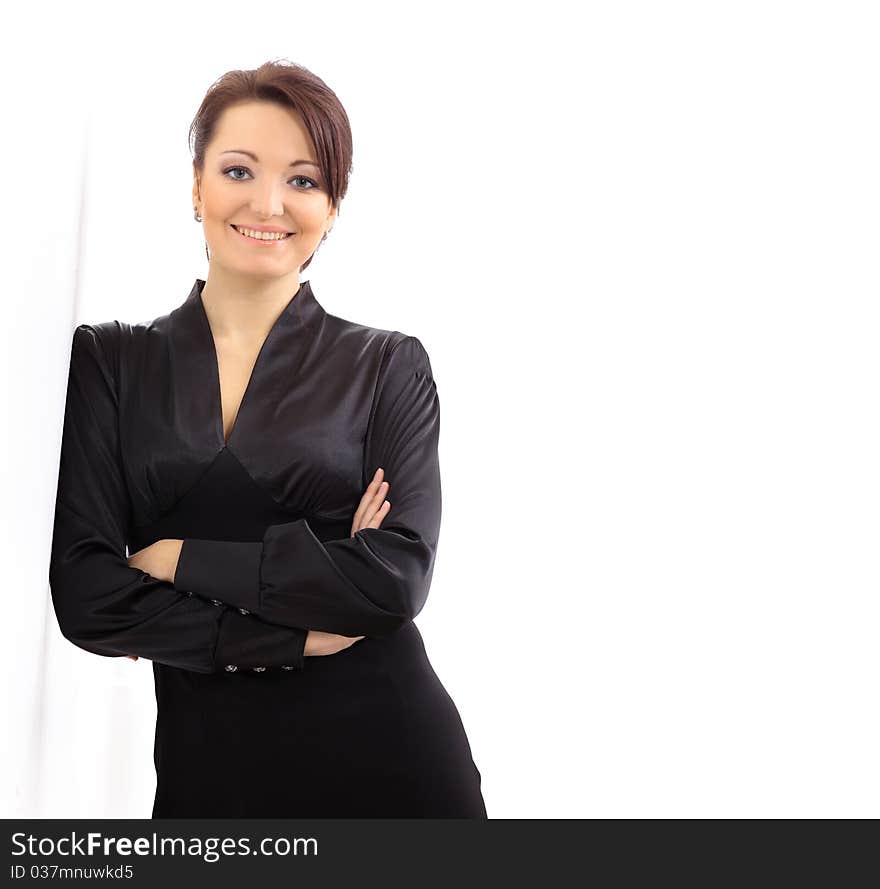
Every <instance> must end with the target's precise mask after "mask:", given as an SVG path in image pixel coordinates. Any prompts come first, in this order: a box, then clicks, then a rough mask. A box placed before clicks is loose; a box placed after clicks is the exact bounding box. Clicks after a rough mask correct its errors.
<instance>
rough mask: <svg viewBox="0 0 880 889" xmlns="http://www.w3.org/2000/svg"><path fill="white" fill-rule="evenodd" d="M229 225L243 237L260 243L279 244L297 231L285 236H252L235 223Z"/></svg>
mask: <svg viewBox="0 0 880 889" xmlns="http://www.w3.org/2000/svg"><path fill="white" fill-rule="evenodd" d="M229 227H230V228H231V229H232V230H233V231H235V232H236V233H237V234H239V235H241V236H242V237H243V238H247V239H248V240H249V241H256V242H258V243H260V244H277V243H280V242H281V241H286V240H287V239H288V238H292V237H293V235H294V234H296V233H295V232H288V233H287V234H286V235H285V236H284V237H283V238H252V237H251V236H250V235H246V234H244V233H242V232H241V231H240V230H239V229H238V228H236V226H235V225H233V224H232V223H230V224H229Z"/></svg>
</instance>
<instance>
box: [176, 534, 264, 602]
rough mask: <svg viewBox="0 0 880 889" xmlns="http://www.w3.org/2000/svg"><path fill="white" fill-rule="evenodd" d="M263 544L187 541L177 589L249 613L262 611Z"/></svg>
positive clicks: (178, 566) (190, 539)
mask: <svg viewBox="0 0 880 889" xmlns="http://www.w3.org/2000/svg"><path fill="white" fill-rule="evenodd" d="M262 555H263V544H262V542H256V543H239V542H237V541H236V542H233V541H226V540H194V539H192V538H189V537H188V538H186V539H185V540H184V541H183V547H182V548H181V550H180V557H179V558H178V560H177V570H176V571H175V573H174V587H175V589H178V590H180V591H181V592H187V593H195V594H196V595H197V596H203V597H204V598H206V599H217V600H219V601H220V602H223V603H224V604H226V605H233V606H235V607H236V608H244V609H245V610H247V611H259V609H260V559H261V558H262Z"/></svg>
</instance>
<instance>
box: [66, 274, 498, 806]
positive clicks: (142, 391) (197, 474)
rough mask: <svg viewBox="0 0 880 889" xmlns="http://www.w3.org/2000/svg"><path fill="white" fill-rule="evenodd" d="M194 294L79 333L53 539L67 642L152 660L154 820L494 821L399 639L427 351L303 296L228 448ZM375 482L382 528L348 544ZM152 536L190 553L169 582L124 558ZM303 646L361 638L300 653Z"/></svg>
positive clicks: (425, 555)
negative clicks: (320, 636)
mask: <svg viewBox="0 0 880 889" xmlns="http://www.w3.org/2000/svg"><path fill="white" fill-rule="evenodd" d="M204 284H205V282H204V281H202V280H201V279H196V283H195V285H194V286H193V288H192V290H191V292H190V294H189V296H188V297H187V299H186V300H185V301H184V303H183V304H182V305H180V306H179V307H178V308H177V309H175V310H174V311H172V312H170V313H169V314H167V315H163V316H161V317H159V318H156V319H155V320H153V321H151V322H149V323H145V324H127V323H122V322H118V321H112V322H106V323H103V324H93V325H86V324H83V325H80V326H79V327H78V328H77V329H76V330H75V332H74V336H73V346H72V353H71V364H70V377H69V381H68V389H67V406H66V410H65V417H64V433H63V441H62V450H61V464H60V473H59V479H58V495H57V502H56V512H55V527H54V535H53V540H52V556H51V564H50V576H49V579H50V586H51V591H52V600H53V604H54V607H55V612H56V615H57V617H58V622H59V626H60V629H61V632H62V633H63V634H64V636H65V637H66V638H67V639H69V640H70V641H71V642H73V643H75V644H76V645H78V646H80V647H81V648H83V649H85V650H87V651H90V652H93V653H95V654H100V655H105V656H111V657H119V656H124V655H139V656H140V657H142V658H148V659H150V660H151V661H152V662H153V673H154V678H155V687H156V699H157V705H158V717H157V724H156V739H155V766H156V773H157V788H156V797H155V803H154V808H153V817H154V818H170V817H245V818H249V817H253V818H258V817H278V818H299V817H323V818H334V817H400V818H414V817H452V818H486V817H487V816H486V809H485V805H484V802H483V797H482V793H481V788H480V782H481V776H480V772H479V771H478V769H477V767H476V765H475V764H474V761H473V759H472V757H471V750H470V746H469V743H468V739H467V736H466V734H465V731H464V728H463V726H462V723H461V719H460V717H459V714H458V711H457V709H456V707H455V704H454V703H453V701H452V700H451V699H450V697H449V695H448V694H447V692H446V690H445V689H444V687H443V685H442V684H441V682H440V681H439V679H438V678H437V676H436V674H435V673H434V671H433V669H432V668H431V664H430V662H429V660H428V658H427V655H426V653H425V648H424V644H423V642H422V637H421V635H420V633H419V631H418V629H417V627H416V625H415V623H414V622H413V619H414V618H415V617H416V615H417V614H418V613H419V611H420V610H421V609H422V607H423V605H424V603H425V599H426V597H427V595H428V590H429V587H430V584H431V576H432V574H433V569H434V560H435V556H436V551H437V543H438V537H439V530H440V514H441V493H440V470H439V461H438V441H439V432H440V408H439V400H438V396H437V388H436V385H435V382H434V379H433V375H432V372H431V365H430V361H429V359H428V355H427V353H426V351H425V349H424V347H423V346H422V344H421V343H420V342H419V340H418V339H416V338H415V337H413V336H407V335H405V334H402V333H400V332H398V331H388V330H381V329H377V328H371V327H366V326H364V325H360V324H356V323H354V322H351V321H346V320H344V319H342V318H338V317H336V316H334V315H331V314H329V313H327V312H325V310H324V309H323V308H322V307H321V305H320V304H319V303H318V301H317V300H316V298H315V296H314V294H313V293H312V289H311V286H310V284H309V282H308V281H306V282H303V283H302V284H301V285H300V287H299V289H298V290H297V291H296V293H295V294H294V295H293V296H292V297H291V299H290V301H289V302H288V303H287V305H286V307H285V308H284V310H283V311H282V313H281V315H280V316H279V317H278V319H277V321H276V322H275V324H274V325H273V327H272V329H271V331H270V333H269V335H268V337H267V339H266V341H265V343H264V344H263V347H262V349H261V351H260V353H259V356H258V358H257V361H256V364H255V365H254V369H253V371H252V374H251V378H250V380H249V382H248V386H247V389H246V390H245V394H244V396H243V398H242V401H241V405H240V408H239V412H238V415H237V418H236V420H235V425H234V427H233V429H232V432H231V434H230V436H229V439H228V441H225V440H224V433H223V416H222V409H221V400H220V382H219V373H218V365H217V355H216V350H215V348H214V341H213V338H212V334H211V328H210V325H209V323H208V318H207V314H206V313H205V309H204V305H203V303H202V296H201V294H202V289H203V287H204ZM380 466H381V467H383V468H384V471H385V479H386V480H387V481H388V482H389V484H390V489H389V494H388V499H389V501H390V502H391V511H390V513H389V514H388V515H387V516H386V517H385V519H384V520H383V523H382V527H381V528H367V529H363V530H361V531H358V532H357V533H356V534H355V535H354V536H353V537H352V536H350V534H351V523H352V519H353V517H354V513H355V510H356V509H357V506H358V504H359V502H360V499H361V497H362V496H363V493H364V491H365V490H366V487H367V485H368V483H369V481H370V480H371V479H372V477H373V474H374V473H375V471H376V469H378V468H379V467H380ZM163 538H178V539H182V540H184V544H183V549H182V551H181V555H180V559H179V561H178V566H177V573H176V575H175V578H174V583H173V584H171V583H168V582H165V581H160V580H158V579H157V578H154V577H152V576H151V575H149V574H147V573H145V572H144V571H141V570H139V569H137V568H133V567H130V566H129V565H128V562H127V557H128V555H130V554H132V553H134V552H136V551H137V550H139V549H142V548H143V547H145V546H148V545H149V544H151V543H153V542H155V541H156V540H160V539H163ZM126 547H128V551H127V552H126ZM309 629H316V630H325V631H327V632H332V633H341V634H344V635H346V636H360V635H363V636H365V637H366V638H364V639H362V640H361V641H359V642H355V643H354V644H353V645H351V646H350V647H349V648H346V649H343V650H342V651H341V652H339V653H337V654H334V655H326V656H312V657H304V655H303V647H304V643H305V637H306V633H307V631H308V630H309Z"/></svg>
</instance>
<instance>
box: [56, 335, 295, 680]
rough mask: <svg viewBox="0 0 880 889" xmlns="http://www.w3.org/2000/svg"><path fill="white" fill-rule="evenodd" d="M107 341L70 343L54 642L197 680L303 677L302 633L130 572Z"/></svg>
mask: <svg viewBox="0 0 880 889" xmlns="http://www.w3.org/2000/svg"><path fill="white" fill-rule="evenodd" d="M114 332H118V328H114V324H103V325H91V326H90V325H85V324H83V325H80V326H79V327H78V328H77V329H76V330H75V331H74V335H73V344H72V350H71V361H70V375H69V377H68V384H67V401H66V405H65V413H64V427H63V434H62V444H61V458H60V468H59V475H58V489H57V496H56V504H55V520H54V531H53V537H52V550H51V560H50V565H49V585H50V589H51V594H52V602H53V606H54V609H55V614H56V616H57V618H58V624H59V627H60V629H61V632H62V634H63V635H64V636H65V638H67V639H69V640H70V641H71V642H73V643H74V644H75V645H77V646H79V647H80V648H82V649H84V650H86V651H90V652H92V653H94V654H100V655H105V656H109V657H114V656H123V655H137V656H139V657H145V658H148V659H149V660H152V661H156V662H157V663H161V664H166V665H168V666H172V667H179V668H181V669H184V670H191V671H193V672H197V673H213V672H222V671H226V669H227V667H228V666H229V667H233V668H262V667H283V668H285V669H302V667H303V657H304V655H303V649H304V645H305V638H306V635H307V632H308V631H307V630H306V629H303V628H300V627H296V626H293V625H288V626H279V625H277V624H273V623H267V622H266V621H265V620H261V619H260V617H258V616H257V615H254V614H243V613H241V612H240V611H238V610H236V609H234V608H227V607H224V606H223V605H222V603H221V604H220V605H219V606H218V605H215V604H213V603H212V602H210V601H207V600H206V599H202V598H200V597H199V596H197V595H193V594H192V593H191V592H182V591H181V590H179V589H177V588H176V587H175V586H174V585H173V584H172V583H169V582H167V581H162V580H159V579H157V578H155V577H152V576H150V575H149V574H147V573H146V572H144V571H141V570H139V569H138V568H134V567H131V566H129V564H128V561H127V557H126V550H125V541H126V540H127V538H128V527H129V523H130V520H131V504H130V501H129V497H128V492H127V489H126V487H125V481H124V477H123V473H122V469H121V458H120V450H119V436H118V428H117V427H118V401H117V393H116V383H115V380H116V375H115V367H116V361H117V359H118V355H117V354H116V351H115V346H114V343H117V342H118V340H117V338H116V337H115V336H114ZM213 598H216V597H213Z"/></svg>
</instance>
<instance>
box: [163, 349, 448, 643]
mask: <svg viewBox="0 0 880 889" xmlns="http://www.w3.org/2000/svg"><path fill="white" fill-rule="evenodd" d="M439 435H440V403H439V397H438V394H437V387H436V384H435V382H434V379H433V374H432V372H431V365H430V360H429V358H428V355H427V352H426V351H425V349H424V347H423V346H422V344H421V342H419V340H418V339H416V338H415V337H412V336H406V337H403V338H402V339H401V340H399V341H398V342H397V343H396V344H394V345H393V346H392V347H391V348H390V350H389V352H388V353H387V354H386V355H385V358H384V361H383V365H382V368H381V369H380V372H379V380H378V383H377V391H376V397H375V399H374V403H373V406H372V410H371V414H370V419H369V423H368V428H367V435H366V440H365V453H364V480H367V479H371V478H372V477H373V474H374V473H375V472H376V470H377V469H378V468H379V467H381V468H383V469H384V472H385V478H386V479H387V480H388V482H389V483H390V491H389V495H388V499H389V501H390V502H391V510H390V512H389V514H388V516H387V517H386V518H385V520H384V521H383V524H382V527H381V528H365V529H362V530H359V531H356V532H355V534H354V535H353V536H352V537H347V538H344V539H341V540H329V541H321V540H319V539H318V537H316V536H315V534H314V532H313V531H312V529H311V527H310V526H309V523H308V521H307V520H306V519H300V520H298V521H295V522H287V523H284V524H278V525H272V526H270V527H269V528H268V529H267V530H266V533H265V534H264V535H263V539H262V541H257V542H248V541H243V542H229V541H218V540H201V539H194V538H187V539H185V540H184V542H183V547H182V550H181V552H180V558H179V561H178V563H177V569H176V574H175V576H174V583H175V586H176V587H177V588H178V589H181V590H189V591H193V592H195V593H197V594H199V595H201V596H205V597H208V598H211V599H217V600H220V601H222V602H225V603H227V604H230V605H233V606H236V607H239V608H244V609H246V610H247V611H249V612H251V613H252V614H254V615H258V616H260V617H263V618H265V619H266V620H267V621H271V622H272V623H275V624H281V625H285V626H294V627H296V626H307V627H310V628H312V629H318V630H324V631H326V632H331V633H341V634H345V635H358V634H363V635H366V636H379V635H383V634H386V633H391V632H393V631H394V630H396V629H399V628H400V627H401V626H402V625H403V624H405V623H406V622H408V621H410V620H412V619H413V618H414V617H415V616H416V615H417V614H418V613H419V611H421V609H422V607H423V606H424V604H425V600H426V598H427V596H428V591H429V588H430V584H431V577H432V574H433V569H434V560H435V556H436V551H437V543H438V538H439V533H440V517H441V488H440V467H439V457H438V444H439Z"/></svg>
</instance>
